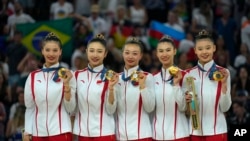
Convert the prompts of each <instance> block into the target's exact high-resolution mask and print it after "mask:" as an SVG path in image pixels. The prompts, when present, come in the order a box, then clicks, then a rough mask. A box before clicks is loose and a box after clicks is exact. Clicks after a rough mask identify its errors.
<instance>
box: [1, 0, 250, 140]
mask: <svg viewBox="0 0 250 141" xmlns="http://www.w3.org/2000/svg"><path fill="white" fill-rule="evenodd" d="M0 1H1V3H0V140H4V139H6V140H7V139H9V140H11V139H13V140H15V138H18V136H20V135H21V134H20V133H21V130H22V128H23V126H24V110H25V106H24V93H23V90H24V84H25V81H26V78H27V76H28V74H29V73H30V72H31V71H33V70H35V69H38V68H40V67H41V66H42V61H41V60H40V59H39V57H37V56H35V55H34V54H32V53H31V52H29V51H28V50H27V48H26V47H25V46H24V45H23V44H22V42H21V41H22V38H23V35H22V33H21V32H19V31H17V30H16V28H15V25H16V24H21V23H35V22H38V21H47V20H56V19H62V18H73V19H74V26H73V27H72V30H73V31H74V35H73V37H72V39H73V46H72V48H73V52H72V56H71V59H70V60H69V59H67V60H62V65H64V66H65V67H68V68H70V69H72V70H79V69H83V68H85V67H86V66H87V64H88V62H87V58H86V54H85V49H86V45H87V43H88V41H89V40H90V39H91V38H92V37H93V36H94V35H96V34H98V33H102V34H103V35H105V37H106V39H107V43H108V45H107V46H108V50H109V52H108V55H107V57H106V59H105V65H106V66H107V68H110V69H113V70H114V71H116V72H120V71H121V70H122V69H123V61H122V57H121V56H122V55H121V53H122V52H121V49H122V46H123V44H124V42H125V41H126V38H127V37H129V36H136V37H138V38H140V39H141V41H142V42H143V44H144V47H145V50H144V55H143V59H142V61H141V62H140V66H141V68H142V69H143V70H144V71H148V72H151V73H155V72H157V71H158V70H159V69H160V67H161V66H160V62H159V61H158V60H157V57H156V55H155V47H154V46H152V44H151V42H150V39H149V38H150V37H149V34H148V32H149V30H150V22H151V21H153V20H156V21H159V22H161V23H163V24H164V25H165V26H168V27H171V28H172V29H175V30H177V31H179V32H183V33H185V35H186V38H185V39H183V40H181V41H180V42H178V44H177V48H178V53H177V55H176V60H175V61H176V62H175V64H176V65H177V66H179V67H180V68H181V69H183V70H185V69H188V68H191V67H193V66H194V65H195V64H196V63H197V60H196V57H195V54H194V52H193V50H192V48H193V47H194V45H195V43H194V35H195V34H197V33H198V31H200V30H201V29H207V30H209V31H210V32H211V33H213V36H214V41H215V44H216V48H217V49H216V52H215V55H214V57H215V58H214V60H215V62H216V63H217V64H218V65H220V66H223V67H226V68H228V69H229V70H230V73H231V80H232V82H231V84H232V85H231V94H232V100H233V104H232V107H231V109H230V111H229V112H228V113H226V116H227V119H228V125H229V126H231V125H242V124H250V101H249V100H250V76H249V74H250V53H249V51H250V0H0ZM48 9H49V10H48Z"/></svg>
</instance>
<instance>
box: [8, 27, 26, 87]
mask: <svg viewBox="0 0 250 141" xmlns="http://www.w3.org/2000/svg"><path fill="white" fill-rule="evenodd" d="M21 41H22V33H21V32H19V31H16V32H15V34H14V37H13V41H12V42H11V43H10V44H9V45H8V46H7V60H8V62H7V63H8V65H9V85H10V87H13V86H16V84H17V81H18V80H19V78H20V73H19V72H18V70H17V66H18V64H19V62H18V61H17V60H22V59H23V57H24V56H25V55H26V53H27V49H26V48H25V47H24V46H23V45H22V42H21Z"/></svg>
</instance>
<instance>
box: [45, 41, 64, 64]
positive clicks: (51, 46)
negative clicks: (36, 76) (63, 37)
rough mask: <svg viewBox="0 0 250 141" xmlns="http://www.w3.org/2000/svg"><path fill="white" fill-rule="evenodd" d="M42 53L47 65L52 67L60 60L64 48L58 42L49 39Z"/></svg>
mask: <svg viewBox="0 0 250 141" xmlns="http://www.w3.org/2000/svg"><path fill="white" fill-rule="evenodd" d="M42 55H43V56H44V59H45V66H46V67H50V66H52V65H54V64H56V63H58V62H59V59H60V56H61V55H62V49H61V48H60V46H59V43H58V42H55V41H47V42H45V43H44V46H43V47H42Z"/></svg>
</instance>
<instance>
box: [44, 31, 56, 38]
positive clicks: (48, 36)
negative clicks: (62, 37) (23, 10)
mask: <svg viewBox="0 0 250 141" xmlns="http://www.w3.org/2000/svg"><path fill="white" fill-rule="evenodd" d="M52 37H53V38H58V36H57V35H56V34H55V33H54V32H50V33H49V34H47V36H46V38H52Z"/></svg>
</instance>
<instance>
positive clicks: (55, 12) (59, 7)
mask: <svg viewBox="0 0 250 141" xmlns="http://www.w3.org/2000/svg"><path fill="white" fill-rule="evenodd" d="M73 12H74V9H73V5H72V4H71V3H70V2H67V1H66V0H57V2H54V3H52V4H51V6H50V19H53V20H57V19H62V18H67V17H69V15H70V14H72V13H73Z"/></svg>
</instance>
